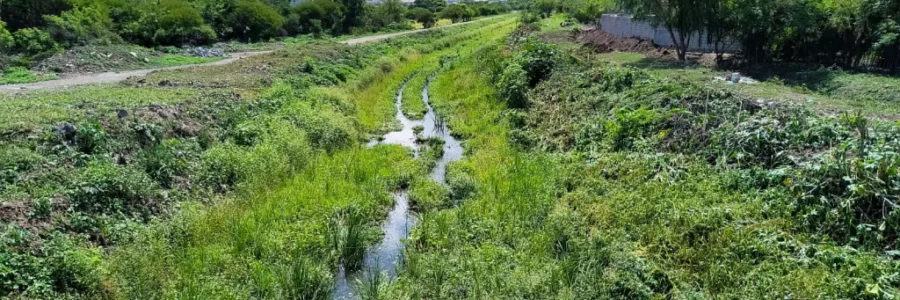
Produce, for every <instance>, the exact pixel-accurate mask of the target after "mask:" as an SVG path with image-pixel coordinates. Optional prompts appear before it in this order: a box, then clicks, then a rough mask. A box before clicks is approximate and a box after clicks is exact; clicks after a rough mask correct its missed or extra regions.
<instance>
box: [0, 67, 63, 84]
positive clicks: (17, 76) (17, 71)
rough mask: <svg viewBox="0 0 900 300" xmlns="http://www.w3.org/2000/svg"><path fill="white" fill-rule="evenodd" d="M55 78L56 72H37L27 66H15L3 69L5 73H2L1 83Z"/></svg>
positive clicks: (0, 76)
mask: <svg viewBox="0 0 900 300" xmlns="http://www.w3.org/2000/svg"><path fill="white" fill-rule="evenodd" d="M53 79H56V75H54V74H46V73H35V72H32V71H31V70H28V69H26V68H22V67H14V68H9V69H6V71H3V74H2V75H0V84H19V83H30V82H38V81H44V80H53Z"/></svg>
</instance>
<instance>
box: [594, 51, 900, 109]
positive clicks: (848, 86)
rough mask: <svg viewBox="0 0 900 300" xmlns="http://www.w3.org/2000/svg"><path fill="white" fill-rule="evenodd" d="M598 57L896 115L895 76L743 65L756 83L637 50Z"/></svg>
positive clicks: (788, 98)
mask: <svg viewBox="0 0 900 300" xmlns="http://www.w3.org/2000/svg"><path fill="white" fill-rule="evenodd" d="M592 57H593V58H595V59H597V60H602V61H607V62H611V63H614V64H616V65H620V66H626V67H634V68H641V69H643V70H645V71H647V72H649V73H652V74H654V75H657V76H659V77H665V78H669V79H672V80H675V81H677V82H684V83H688V84H694V85H701V86H707V87H710V88H715V89H724V90H727V91H729V92H731V93H735V94H739V95H743V96H746V97H752V98H757V99H765V100H768V101H779V102H789V103H794V104H797V105H802V106H807V107H809V108H811V109H814V110H818V111H822V112H825V113H830V114H839V113H842V112H857V111H858V112H861V113H863V114H864V115H866V116H871V117H878V118H886V119H897V116H898V114H900V110H898V109H897V107H896V105H894V104H895V103H896V101H897V99H896V97H895V95H897V93H898V92H900V91H897V87H898V86H900V79H897V78H896V77H890V76H884V75H877V74H865V73H856V72H848V71H842V70H840V69H836V70H835V69H816V70H808V69H807V68H805V67H803V66H794V67H793V68H788V67H781V68H777V69H775V71H773V70H772V69H767V68H761V70H760V71H757V70H753V69H750V70H747V71H748V72H749V76H751V77H753V78H754V79H757V80H760V82H758V83H755V84H738V85H730V84H727V83H725V82H723V81H716V80H714V78H715V77H724V76H727V75H729V74H731V73H732V71H728V70H721V69H718V68H714V67H707V66H704V65H701V64H696V63H681V62H675V61H670V60H664V59H654V58H649V57H646V56H644V55H642V54H638V53H627V52H610V53H601V54H597V55H592Z"/></svg>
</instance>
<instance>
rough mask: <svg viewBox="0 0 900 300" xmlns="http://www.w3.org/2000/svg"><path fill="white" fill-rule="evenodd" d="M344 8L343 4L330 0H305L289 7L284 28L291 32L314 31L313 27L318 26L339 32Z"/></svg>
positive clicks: (334, 32)
mask: <svg viewBox="0 0 900 300" xmlns="http://www.w3.org/2000/svg"><path fill="white" fill-rule="evenodd" d="M344 10H345V8H344V6H343V5H341V4H340V3H337V2H334V1H331V0H312V1H306V2H303V3H300V4H299V5H297V6H295V7H293V8H291V16H290V17H289V18H288V19H289V21H288V22H287V23H285V29H287V30H288V32H289V33H292V34H295V33H316V32H315V30H313V28H315V27H319V28H322V29H329V30H331V32H332V33H333V34H336V33H339V32H340V28H339V27H340V25H341V20H342V19H343V17H344ZM316 21H318V22H316Z"/></svg>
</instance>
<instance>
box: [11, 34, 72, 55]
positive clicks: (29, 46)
mask: <svg viewBox="0 0 900 300" xmlns="http://www.w3.org/2000/svg"><path fill="white" fill-rule="evenodd" d="M13 39H14V40H15V43H16V44H15V45H16V46H15V51H16V52H19V53H22V54H25V55H28V56H48V57H49V56H50V55H52V54H54V53H56V52H58V51H59V50H60V48H59V45H58V44H57V43H56V42H55V41H53V38H52V37H50V34H48V33H47V32H46V31H43V30H40V29H37V28H25V29H19V30H17V31H16V32H15V33H13Z"/></svg>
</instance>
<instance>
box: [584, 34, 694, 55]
mask: <svg viewBox="0 0 900 300" xmlns="http://www.w3.org/2000/svg"><path fill="white" fill-rule="evenodd" d="M576 40H577V41H579V42H581V43H582V44H584V45H586V46H589V47H593V48H595V49H597V51H599V52H601V53H606V52H613V51H622V52H635V53H641V54H644V55H646V56H648V57H653V58H663V59H677V58H678V55H677V54H676V52H675V50H674V49H669V48H662V47H659V46H656V45H654V44H653V43H652V42H650V41H646V40H641V39H636V38H625V37H618V36H614V35H611V34H609V33H607V32H606V31H603V30H600V29H590V30H583V31H579V32H578V33H577V34H576Z"/></svg>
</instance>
